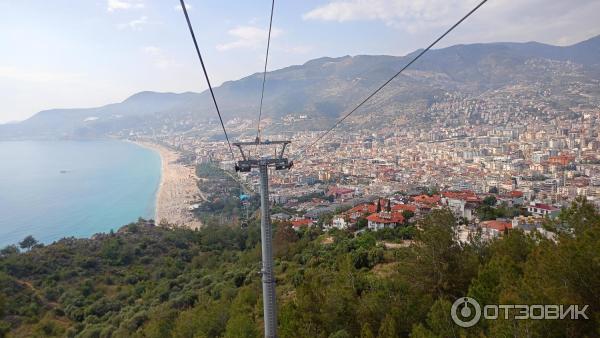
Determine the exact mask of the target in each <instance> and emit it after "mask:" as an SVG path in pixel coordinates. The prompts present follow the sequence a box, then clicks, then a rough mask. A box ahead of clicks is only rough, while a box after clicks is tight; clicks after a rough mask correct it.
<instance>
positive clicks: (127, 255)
mask: <svg viewBox="0 0 600 338" xmlns="http://www.w3.org/2000/svg"><path fill="white" fill-rule="evenodd" d="M558 222H560V223H561V224H563V225H566V226H568V227H569V228H568V229H564V228H560V229H564V230H561V231H560V232H558V235H557V241H556V242H554V241H551V240H548V239H545V238H544V237H541V236H537V235H528V234H525V233H523V232H521V231H518V230H512V231H509V232H507V233H506V234H505V235H504V236H503V237H502V238H500V239H496V240H493V241H491V242H485V241H482V240H479V239H477V238H474V239H473V240H472V241H471V242H470V244H461V243H460V242H458V241H456V237H455V236H456V235H455V232H454V230H453V226H454V224H455V223H456V220H455V219H454V217H453V216H452V214H451V213H450V212H449V211H447V210H439V211H434V212H432V213H431V214H430V215H429V216H427V217H426V218H425V219H424V220H423V221H421V222H420V224H419V226H418V227H417V228H416V229H413V232H414V238H413V241H410V242H409V243H413V244H412V245H401V246H389V245H384V244H385V243H382V241H381V240H380V239H378V238H377V237H379V236H380V235H381V234H373V233H370V232H366V233H364V234H363V235H360V236H358V237H353V236H352V235H351V234H349V233H347V232H344V231H333V232H330V233H328V234H323V233H321V232H320V231H319V230H316V229H310V228H309V229H305V230H303V231H300V232H296V231H294V230H293V229H292V228H291V227H290V226H289V225H288V224H285V223H279V224H278V225H277V226H276V230H275V234H274V254H275V267H276V275H277V294H278V295H277V297H278V298H277V299H278V308H279V334H280V336H281V337H407V336H409V335H410V336H411V337H449V336H452V337H458V336H464V337H484V336H487V337H497V336H505V335H510V336H522V335H528V336H531V337H542V336H544V337H582V336H595V335H598V333H599V332H598V328H599V327H600V299H599V298H598V295H599V294H600V266H599V264H600V252H599V251H598V248H600V215H599V214H598V212H597V211H595V210H594V209H593V207H591V206H590V205H589V204H588V203H587V202H585V201H584V200H578V201H577V202H576V203H575V204H574V205H573V206H572V207H571V208H570V209H567V210H564V211H563V212H562V214H561V217H560V219H559V221H558ZM558 228H559V227H557V229H558ZM394 234H396V235H394ZM376 236H377V237H376ZM394 236H406V233H402V234H400V232H397V233H396V232H387V233H386V234H385V236H384V237H385V238H386V239H385V241H394V240H395V241H399V240H400V238H394ZM259 241H260V230H259V227H258V225H257V223H256V221H251V222H250V225H249V227H248V228H247V229H240V228H239V226H237V225H235V226H232V227H228V226H216V225H208V226H206V227H205V228H203V229H201V230H199V231H192V230H186V229H181V228H175V229H168V228H163V227H154V226H151V225H149V223H148V222H144V221H143V220H140V221H139V222H137V223H134V224H129V225H127V226H125V227H123V228H121V229H120V230H119V231H118V232H117V233H110V234H102V235H97V236H95V238H94V239H63V240H61V241H58V242H56V243H53V244H51V245H47V246H42V245H39V244H36V243H35V241H34V240H33V241H32V239H31V238H29V239H28V240H27V241H24V242H22V249H18V248H17V247H16V246H11V247H7V248H5V249H3V250H2V251H1V253H0V318H1V320H0V332H1V334H0V336H8V337H29V336H32V337H36V336H38V337H42V336H44V337H46V336H68V337H161V338H162V337H259V336H261V334H262V300H261V284H260V276H259V274H258V271H259V262H260V243H259ZM386 243H387V242H386ZM406 243H407V242H405V244H406ZM19 251H21V252H19ZM465 295H468V296H471V297H473V298H475V299H477V300H479V301H480V303H482V304H581V305H583V304H587V305H589V308H588V311H587V314H588V316H589V317H590V319H589V320H578V321H576V320H560V321H558V320H535V321H531V320H528V321H525V320H521V321H516V320H514V319H510V320H504V319H501V320H496V321H489V320H484V321H482V322H480V323H479V324H478V325H476V326H474V327H473V328H469V329H462V328H460V327H458V326H457V325H455V324H454V323H453V322H452V320H451V319H450V307H451V304H452V302H454V300H455V299H457V298H458V297H461V296H465Z"/></svg>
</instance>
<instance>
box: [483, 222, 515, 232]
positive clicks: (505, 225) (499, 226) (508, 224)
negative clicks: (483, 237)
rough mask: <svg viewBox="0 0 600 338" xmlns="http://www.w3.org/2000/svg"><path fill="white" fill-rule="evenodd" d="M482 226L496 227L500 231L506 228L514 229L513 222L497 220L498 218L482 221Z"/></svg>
mask: <svg viewBox="0 0 600 338" xmlns="http://www.w3.org/2000/svg"><path fill="white" fill-rule="evenodd" d="M481 226H482V227H483V228H488V229H496V230H498V231H504V229H512V223H511V222H504V221H497V220H493V221H484V222H481Z"/></svg>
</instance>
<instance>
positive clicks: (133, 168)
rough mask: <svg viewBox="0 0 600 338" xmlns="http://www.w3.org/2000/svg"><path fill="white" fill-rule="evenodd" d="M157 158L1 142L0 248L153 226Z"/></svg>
mask: <svg viewBox="0 0 600 338" xmlns="http://www.w3.org/2000/svg"><path fill="white" fill-rule="evenodd" d="M160 175H161V161H160V156H159V155H158V154H157V153H156V152H154V151H152V150H149V149H146V148H142V147H140V146H138V145H136V144H133V143H130V142H123V141H116V140H105V141H104V140H103V141H19V142H0V247H4V246H5V245H9V244H15V243H17V242H18V241H20V240H22V239H23V238H24V237H25V236H27V235H33V236H34V237H35V238H36V239H37V240H38V241H40V242H42V243H46V244H47V243H51V242H53V241H55V240H58V239H60V238H63V237H71V236H74V237H89V236H91V235H93V234H95V233H98V232H108V231H110V230H111V229H113V230H116V229H118V228H119V227H120V226H122V225H124V224H127V223H130V222H132V221H135V220H137V219H138V217H143V218H146V219H148V218H154V214H155V205H156V192H157V190H158V186H159V183H160Z"/></svg>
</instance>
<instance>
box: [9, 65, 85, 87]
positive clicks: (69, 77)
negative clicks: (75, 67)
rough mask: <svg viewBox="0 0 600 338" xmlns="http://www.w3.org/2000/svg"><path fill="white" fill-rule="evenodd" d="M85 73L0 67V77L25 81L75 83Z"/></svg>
mask: <svg viewBox="0 0 600 338" xmlns="http://www.w3.org/2000/svg"><path fill="white" fill-rule="evenodd" d="M84 76H85V74H81V73H68V72H50V71H43V70H29V69H21V68H16V67H0V79H8V80H13V81H19V82H26V83H53V84H55V83H62V84H69V83H76V82H78V81H81V80H82V79H83V78H84Z"/></svg>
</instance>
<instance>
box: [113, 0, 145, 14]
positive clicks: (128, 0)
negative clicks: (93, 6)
mask: <svg viewBox="0 0 600 338" xmlns="http://www.w3.org/2000/svg"><path fill="white" fill-rule="evenodd" d="M107 6H108V7H107V10H108V11H109V12H114V11H117V10H125V9H139V8H144V7H145V5H144V2H143V1H141V0H107Z"/></svg>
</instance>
